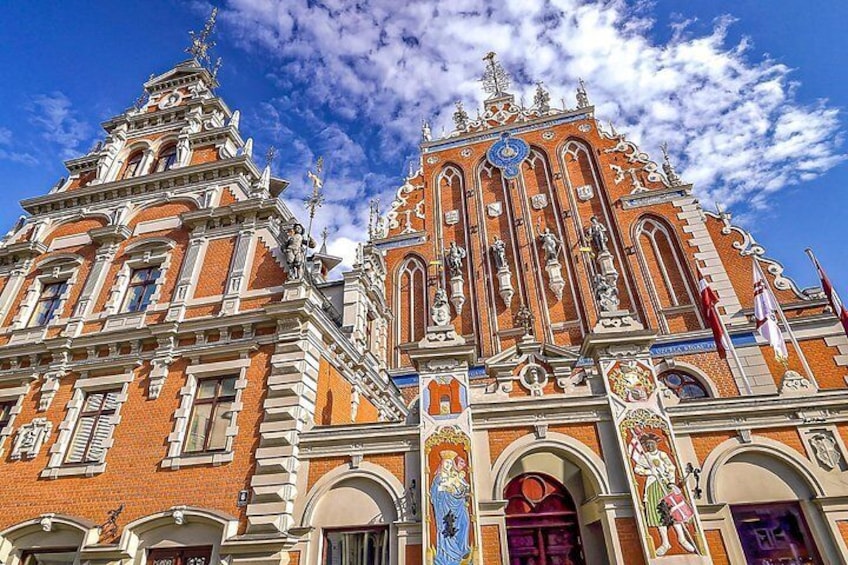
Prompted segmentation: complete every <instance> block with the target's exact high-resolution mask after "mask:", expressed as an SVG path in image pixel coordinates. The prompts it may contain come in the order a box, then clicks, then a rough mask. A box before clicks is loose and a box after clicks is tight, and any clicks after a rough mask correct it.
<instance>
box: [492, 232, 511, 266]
mask: <svg viewBox="0 0 848 565" xmlns="http://www.w3.org/2000/svg"><path fill="white" fill-rule="evenodd" d="M489 249H490V250H491V251H492V257H493V258H494V260H495V268H496V269H497V270H498V271H501V270H503V269H506V268H507V265H506V243H504V241H503V240H502V239H501V238H499V237H498V236H495V240H494V241H493V242H492V245H490V246H489Z"/></svg>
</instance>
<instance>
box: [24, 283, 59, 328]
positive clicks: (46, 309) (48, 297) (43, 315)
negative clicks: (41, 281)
mask: <svg viewBox="0 0 848 565" xmlns="http://www.w3.org/2000/svg"><path fill="white" fill-rule="evenodd" d="M67 288H68V283H67V282H65V281H62V282H57V283H51V284H46V285H44V288H42V289H41V296H39V297H38V302H37V303H36V304H35V309H34V310H33V312H32V317H31V318H30V322H29V325H30V326H33V327H35V326H46V325H47V324H48V323H49V322H50V320H51V319H52V318H53V315H54V314H55V313H56V311H57V310H58V309H59V304H60V303H61V302H62V295H63V294H65V290H66V289H67Z"/></svg>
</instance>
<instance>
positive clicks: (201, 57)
mask: <svg viewBox="0 0 848 565" xmlns="http://www.w3.org/2000/svg"><path fill="white" fill-rule="evenodd" d="M217 17H218V8H212V13H211V14H209V18H208V19H207V20H206V23H205V24H204V25H203V29H202V30H201V31H200V32H197V33H195V32H193V31H190V32H188V35H189V37H191V45H190V46H189V47H187V48H186V50H185V51H186V53H188V54H189V55H191V56H192V57H194V59H195V60H196V61H197V62H198V63H200V64H201V65H204V66H205V67H209V66H211V64H212V60H211V58H210V56H209V51H210V50H211V49H212V48H213V47H215V42H214V41H212V40H210V39H209V37H210V36H211V35H212V31H213V30H214V29H215V19H216V18H217ZM217 67H220V64H216V69H217Z"/></svg>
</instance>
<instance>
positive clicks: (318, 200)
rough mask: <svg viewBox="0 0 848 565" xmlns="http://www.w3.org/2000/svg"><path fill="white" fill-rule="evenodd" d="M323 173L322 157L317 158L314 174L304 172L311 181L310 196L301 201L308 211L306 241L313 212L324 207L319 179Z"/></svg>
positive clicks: (322, 182) (321, 184)
mask: <svg viewBox="0 0 848 565" xmlns="http://www.w3.org/2000/svg"><path fill="white" fill-rule="evenodd" d="M323 171H324V157H318V161H317V162H316V163H315V172H314V173H313V172H312V171H307V172H306V176H307V177H309V180H310V181H312V194H310V195H309V197H308V198H306V199H305V200H304V201H303V204H304V206H305V207H306V209H307V210H309V228H308V229H307V230H306V237H307V241H309V238H310V237H311V235H312V220H313V219H314V218H315V212H316V211H317V210H318V208H320V207H321V206H323V205H324V195H323V194H322V193H321V191H322V190H323V189H324V179H323V178H321V173H322V172H323Z"/></svg>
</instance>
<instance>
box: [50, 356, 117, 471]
mask: <svg viewBox="0 0 848 565" xmlns="http://www.w3.org/2000/svg"><path fill="white" fill-rule="evenodd" d="M133 377H134V373H133V372H132V370H128V371H127V372H124V373H120V374H116V375H108V376H104V377H91V378H88V377H86V376H85V374H83V376H81V377H80V378H79V379H77V381H76V382H75V383H74V392H73V395H72V396H71V399H70V400H69V401H68V404H67V406H66V408H67V413H66V414H65V419H64V420H62V423H61V424H59V436H58V437H57V439H56V442H55V443H54V444H53V446H52V447H51V448H50V451H49V453H50V459H49V461H48V462H47V468H45V469H44V470H43V471H41V477H42V478H48V479H56V478H58V477H69V476H78V475H85V476H86V477H91V476H93V475H97V474H100V473H102V472H104V471H105V470H106V458H107V456H108V454H109V450H110V449H111V448H112V445H113V444H114V438H113V434H114V433H115V428H116V427H117V426H118V424H119V423H120V422H121V407H122V406H123V405H124V402H126V400H127V391H128V390H129V385H130V383H131V382H132V381H133ZM116 388H118V389H120V392H119V394H118V403H117V406H116V407H115V413H114V414H113V415H112V421H111V424H112V427H111V428H110V430H109V434H108V435H107V437H106V440H105V441H104V442H103V448H104V449H103V459H102V460H100V461H97V462H92V463H83V464H76V463H74V464H65V456H66V455H67V452H68V449H69V448H70V445H71V442H72V441H73V437H74V432H75V431H76V428H77V422H78V420H79V416H80V414H81V413H82V408H83V406H84V404H85V399H86V397H87V396H88V395H89V394H90V393H96V392H100V391H104V390H114V389H116Z"/></svg>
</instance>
